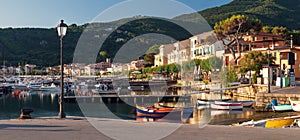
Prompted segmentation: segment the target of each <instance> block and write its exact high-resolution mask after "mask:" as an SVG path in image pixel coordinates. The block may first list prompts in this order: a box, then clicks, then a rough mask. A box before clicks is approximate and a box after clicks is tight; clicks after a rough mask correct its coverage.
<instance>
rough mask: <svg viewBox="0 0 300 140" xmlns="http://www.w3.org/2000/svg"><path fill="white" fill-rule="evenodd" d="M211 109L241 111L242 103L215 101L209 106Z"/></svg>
mask: <svg viewBox="0 0 300 140" xmlns="http://www.w3.org/2000/svg"><path fill="white" fill-rule="evenodd" d="M211 108H212V109H220V110H241V109H243V104H242V103H231V102H222V101H215V102H214V103H213V104H211Z"/></svg>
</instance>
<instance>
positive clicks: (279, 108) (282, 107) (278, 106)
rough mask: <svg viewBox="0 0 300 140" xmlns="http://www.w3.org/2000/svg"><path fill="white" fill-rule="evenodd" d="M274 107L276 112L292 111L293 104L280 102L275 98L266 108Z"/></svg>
mask: <svg viewBox="0 0 300 140" xmlns="http://www.w3.org/2000/svg"><path fill="white" fill-rule="evenodd" d="M270 109H272V110H273V111H274V112H278V111H280V112H282V111H291V110H292V106H291V105H290V104H278V103H277V100H276V99H273V100H272V101H271V102H270V104H269V105H268V106H267V107H266V110H267V111H268V110H270Z"/></svg>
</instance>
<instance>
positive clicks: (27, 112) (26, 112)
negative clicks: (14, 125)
mask: <svg viewBox="0 0 300 140" xmlns="http://www.w3.org/2000/svg"><path fill="white" fill-rule="evenodd" d="M31 112H33V109H31V108H22V109H21V115H20V117H19V119H31V115H30V113H31Z"/></svg>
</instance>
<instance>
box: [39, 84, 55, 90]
mask: <svg viewBox="0 0 300 140" xmlns="http://www.w3.org/2000/svg"><path fill="white" fill-rule="evenodd" d="M40 90H42V91H59V87H57V86H55V84H54V83H52V84H51V85H50V86H44V85H42V86H41V87H40Z"/></svg>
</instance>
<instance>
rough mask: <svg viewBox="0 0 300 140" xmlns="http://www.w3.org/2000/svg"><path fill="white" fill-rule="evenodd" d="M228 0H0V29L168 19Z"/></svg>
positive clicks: (227, 0) (227, 1)
mask: <svg viewBox="0 0 300 140" xmlns="http://www.w3.org/2000/svg"><path fill="white" fill-rule="evenodd" d="M230 1H232V0H176V1H175V0H126V1H125V0H0V19H1V20H0V28H8V27H12V28H22V27H34V28H52V27H55V26H56V25H57V24H58V23H59V21H60V19H64V20H65V22H66V23H67V24H77V25H82V24H85V23H90V22H92V21H97V20H98V19H101V20H100V22H108V21H112V20H117V19H118V18H124V17H131V16H135V15H147V16H159V15H162V17H164V16H169V17H170V18H171V17H174V16H178V15H181V14H187V13H191V12H193V11H200V10H204V9H207V8H212V7H216V6H221V5H224V4H227V3H229V2H230ZM179 2H180V3H179ZM181 3H182V4H184V5H182V4H181ZM178 5H180V6H178Z"/></svg>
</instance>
